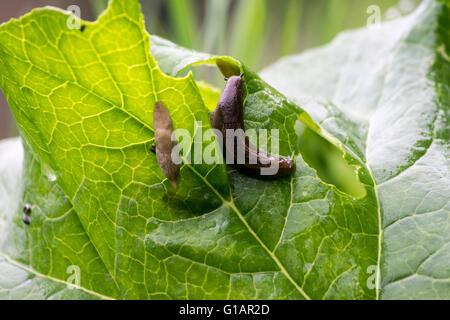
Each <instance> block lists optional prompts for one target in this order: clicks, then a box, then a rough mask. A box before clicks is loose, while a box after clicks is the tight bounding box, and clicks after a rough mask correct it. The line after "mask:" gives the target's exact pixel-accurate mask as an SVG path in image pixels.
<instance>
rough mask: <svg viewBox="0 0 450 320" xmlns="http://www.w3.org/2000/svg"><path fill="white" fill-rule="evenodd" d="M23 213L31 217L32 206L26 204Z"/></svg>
mask: <svg viewBox="0 0 450 320" xmlns="http://www.w3.org/2000/svg"><path fill="white" fill-rule="evenodd" d="M23 213H24V214H26V215H30V213H31V205H30V204H29V203H26V204H25V205H24V206H23Z"/></svg>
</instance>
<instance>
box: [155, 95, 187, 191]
mask: <svg viewBox="0 0 450 320" xmlns="http://www.w3.org/2000/svg"><path fill="white" fill-rule="evenodd" d="M153 127H154V129H155V145H156V159H157V161H158V165H159V167H160V168H161V171H162V172H163V174H164V176H165V177H166V178H167V179H169V181H170V182H171V183H172V186H173V187H174V188H176V187H177V184H178V183H177V180H178V174H179V173H180V165H179V164H176V163H174V162H173V160H172V150H174V148H176V149H175V150H174V151H175V154H176V155H178V153H177V152H176V151H178V148H177V143H176V142H175V141H172V132H173V126H172V118H171V117H170V114H169V111H168V110H167V108H166V107H165V106H164V104H163V103H162V102H157V103H156V104H155V111H154V113H153ZM178 163H180V162H178Z"/></svg>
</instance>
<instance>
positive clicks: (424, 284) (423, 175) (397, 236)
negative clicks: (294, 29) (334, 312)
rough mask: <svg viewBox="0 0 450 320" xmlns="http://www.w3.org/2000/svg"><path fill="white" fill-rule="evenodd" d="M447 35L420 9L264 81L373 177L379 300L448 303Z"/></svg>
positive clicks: (444, 14)
mask: <svg viewBox="0 0 450 320" xmlns="http://www.w3.org/2000/svg"><path fill="white" fill-rule="evenodd" d="M449 26H450V10H449V6H445V5H442V4H439V3H438V2H437V1H425V2H424V3H423V4H422V5H421V7H420V8H418V9H417V11H416V12H414V13H413V14H411V15H410V16H408V17H406V18H403V19H400V20H396V21H394V22H390V23H387V24H384V25H382V26H381V27H380V28H378V29H374V30H367V29H362V30H358V31H353V32H346V33H343V34H341V35H340V36H339V37H337V38H336V39H335V40H334V41H333V42H332V43H331V44H330V45H328V46H326V47H323V48H318V49H314V50H311V51H309V52H307V53H304V54H302V55H297V56H292V57H288V58H285V59H282V60H280V61H279V62H278V63H276V64H275V65H273V66H271V67H269V68H267V69H266V70H264V71H263V72H262V77H263V78H264V79H265V80H266V81H267V82H268V83H269V84H271V85H273V86H274V87H275V88H276V89H278V90H279V91H280V92H282V93H284V94H286V96H288V97H289V98H291V99H292V100H293V101H295V102H297V103H298V104H299V105H302V106H303V107H304V109H305V110H306V111H307V112H309V114H310V115H311V116H312V118H313V119H314V120H315V121H316V122H317V123H319V124H320V125H321V126H322V128H324V129H325V130H327V131H328V132H329V133H330V134H332V135H333V136H334V137H336V138H337V139H338V140H339V143H341V144H342V145H343V146H344V148H345V149H347V150H350V151H351V152H352V153H353V154H355V155H356V156H357V158H358V159H360V160H361V161H362V162H364V163H365V167H367V168H368V169H369V170H370V174H371V175H372V176H373V180H374V181H375V187H376V193H377V202H378V207H379V214H380V215H381V221H382V224H381V226H382V228H381V230H380V232H381V235H382V238H381V246H380V247H379V248H378V249H379V256H380V258H379V260H380V261H379V265H380V267H381V281H380V291H381V298H385V299H407V298H413V299H423V298H427V299H449V298H450V268H449V263H448V262H449V258H450V229H449V225H450V224H449V222H450V202H449V199H450V183H449V181H450V160H449V159H450V157H449V140H450V130H449V128H450V126H449V123H450V120H449V119H450V118H449V106H450V59H449V55H448V52H449V50H450V27H449ZM318 61H320V63H318ZM287 75H288V76H287Z"/></svg>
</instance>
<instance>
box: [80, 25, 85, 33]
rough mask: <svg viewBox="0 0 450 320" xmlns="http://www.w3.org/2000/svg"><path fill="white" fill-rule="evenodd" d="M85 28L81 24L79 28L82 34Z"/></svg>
mask: <svg viewBox="0 0 450 320" xmlns="http://www.w3.org/2000/svg"><path fill="white" fill-rule="evenodd" d="M85 28H86V25H85V24H83V25H82V26H81V28H80V31H81V32H83V31H84V29H85Z"/></svg>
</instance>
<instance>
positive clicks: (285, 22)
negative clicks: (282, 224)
mask: <svg viewBox="0 0 450 320" xmlns="http://www.w3.org/2000/svg"><path fill="white" fill-rule="evenodd" d="M140 2H141V5H142V10H143V12H144V15H145V21H146V24H147V30H148V31H149V32H150V33H151V34H156V35H159V36H161V37H163V38H166V39H168V40H171V41H173V42H175V43H177V44H179V45H182V46H184V47H187V48H191V49H195V50H198V51H203V52H209V53H213V54H218V55H229V56H233V57H235V58H237V59H239V60H241V61H242V62H243V63H244V64H246V65H247V66H248V67H250V68H251V69H253V70H255V71H258V70H261V69H262V68H264V67H266V66H268V65H270V64H271V63H273V62H275V61H276V60H277V59H279V58H280V57H283V56H286V55H290V54H294V53H299V52H301V51H303V50H305V49H308V48H311V47H316V46H319V45H323V44H325V43H327V42H329V41H331V40H332V39H333V38H334V37H335V36H336V35H337V34H338V33H339V32H341V31H342V30H346V29H353V28H359V27H363V26H365V25H366V24H367V20H368V18H369V16H370V15H371V14H372V13H373V12H368V8H369V6H373V5H375V6H377V7H378V8H379V9H380V14H381V21H387V20H392V19H395V18H398V17H400V16H403V15H406V14H408V13H410V12H411V11H413V10H414V9H415V8H416V7H417V5H418V4H419V3H420V2H421V0H140ZM107 3H108V1H107V0H16V1H0V22H5V21H8V20H9V19H10V18H13V17H15V18H17V17H20V16H21V15H23V14H25V13H27V12H28V11H30V10H31V9H33V8H34V7H41V6H44V5H53V6H57V7H60V8H63V9H66V8H68V6H70V5H78V6H79V7H80V9H81V17H82V18H83V19H86V20H95V18H96V17H97V15H98V14H99V13H101V12H102V11H103V10H104V9H105V8H106V6H107ZM195 74H196V76H198V78H203V79H207V80H208V81H209V82H211V83H213V84H214V85H216V86H218V87H219V88H222V87H223V79H222V77H221V76H220V74H219V72H218V71H217V70H208V71H205V70H200V71H196V73H195ZM297 129H298V132H299V133H300V137H299V143H300V145H301V150H302V154H303V157H304V158H305V160H306V161H307V162H308V163H309V164H310V165H311V166H312V167H314V168H316V170H317V172H318V174H319V175H320V176H321V177H322V178H323V179H324V180H325V181H327V182H329V183H333V184H334V185H336V186H337V187H338V188H339V189H341V190H343V191H345V192H348V193H350V194H353V195H355V196H360V195H362V188H361V186H360V185H359V183H358V182H357V179H356V176H355V168H352V167H349V166H348V165H346V163H345V162H344V161H343V160H342V154H341V153H340V152H339V151H338V150H336V149H335V148H334V147H333V146H331V145H330V144H329V143H328V142H326V141H325V140H323V139H322V138H320V137H319V136H317V135H316V134H314V133H313V132H311V131H310V130H308V129H305V128H302V127H300V128H297ZM16 135H17V129H16V125H15V122H14V120H13V118H12V115H11V113H10V111H9V108H8V106H7V103H6V100H5V98H4V96H3V94H0V139H2V138H5V137H9V136H16Z"/></svg>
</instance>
